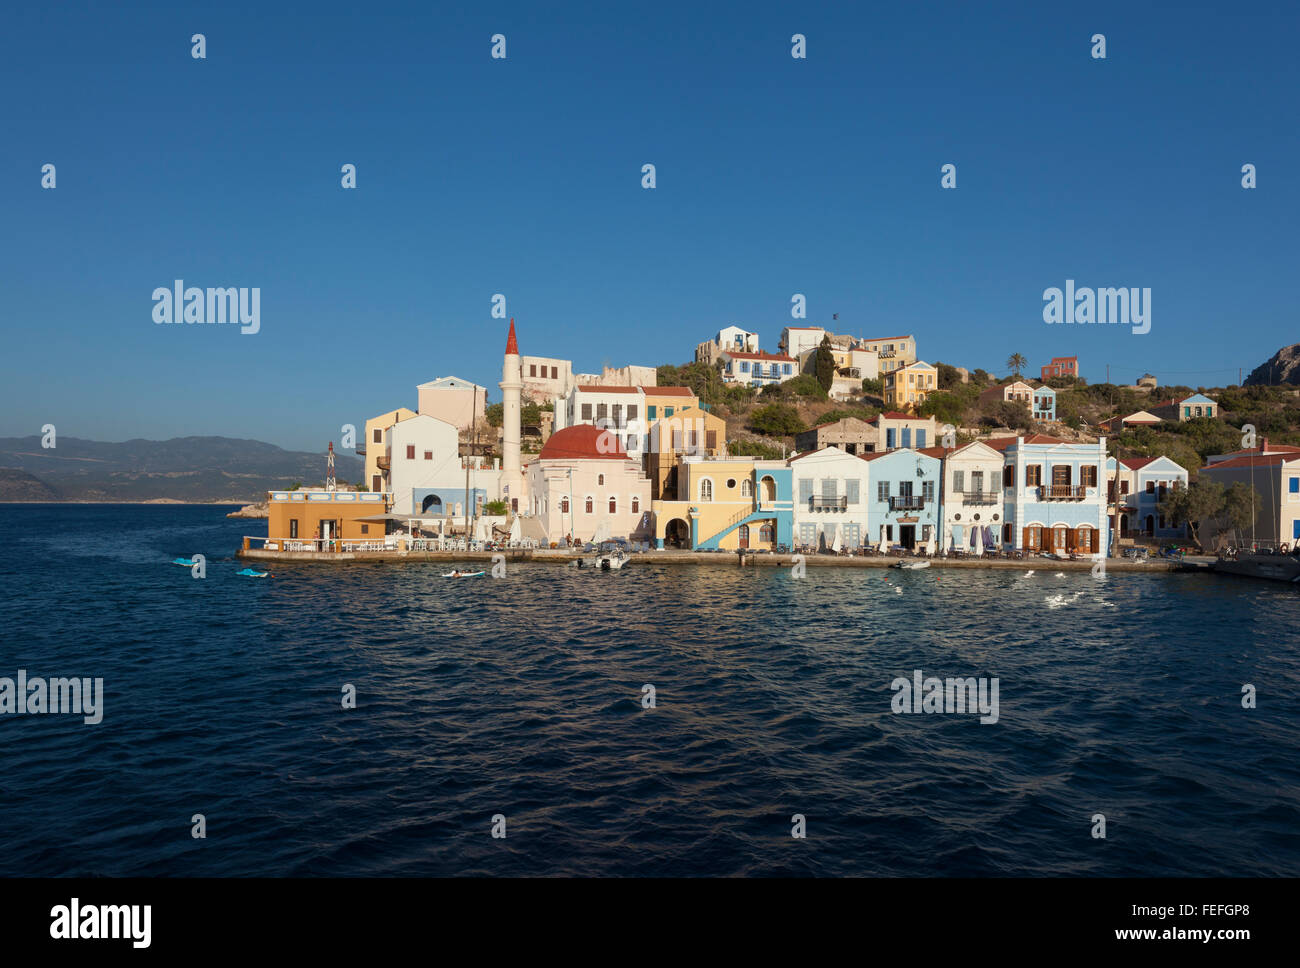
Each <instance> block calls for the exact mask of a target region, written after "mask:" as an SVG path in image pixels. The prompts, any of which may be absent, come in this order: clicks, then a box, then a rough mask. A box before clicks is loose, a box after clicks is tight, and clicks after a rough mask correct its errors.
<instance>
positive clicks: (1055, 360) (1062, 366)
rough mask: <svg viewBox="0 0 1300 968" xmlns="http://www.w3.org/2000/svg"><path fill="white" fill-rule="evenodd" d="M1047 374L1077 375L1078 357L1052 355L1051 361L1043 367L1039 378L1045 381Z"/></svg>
mask: <svg viewBox="0 0 1300 968" xmlns="http://www.w3.org/2000/svg"><path fill="white" fill-rule="evenodd" d="M1049 376H1072V377H1076V378H1077V377H1078V376H1079V358H1078V357H1077V356H1053V357H1052V362H1051V363H1048V364H1047V366H1045V367H1043V369H1042V374H1041V378H1042V380H1043V381H1044V382H1046V380H1047V378H1048V377H1049Z"/></svg>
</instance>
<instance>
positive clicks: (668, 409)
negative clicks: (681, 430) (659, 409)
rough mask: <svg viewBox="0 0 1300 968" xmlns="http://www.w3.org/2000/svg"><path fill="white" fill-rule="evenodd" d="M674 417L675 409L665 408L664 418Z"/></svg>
mask: <svg viewBox="0 0 1300 968" xmlns="http://www.w3.org/2000/svg"><path fill="white" fill-rule="evenodd" d="M672 415H673V408H672V407H664V416H665V417H671V416H672Z"/></svg>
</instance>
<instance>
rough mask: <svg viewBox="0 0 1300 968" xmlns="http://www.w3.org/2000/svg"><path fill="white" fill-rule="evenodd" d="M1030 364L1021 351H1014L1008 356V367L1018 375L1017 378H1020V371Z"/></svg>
mask: <svg viewBox="0 0 1300 968" xmlns="http://www.w3.org/2000/svg"><path fill="white" fill-rule="evenodd" d="M1028 365H1029V361H1028V360H1027V359H1025V358H1024V357H1023V356H1021V355H1020V354H1019V353H1012V354H1011V355H1010V356H1008V357H1007V369H1009V370H1010V371H1011V372H1012V373H1014V374H1015V375H1016V379H1017V380H1019V379H1020V371H1021V370H1023V369H1024V368H1025V367H1027V366H1028Z"/></svg>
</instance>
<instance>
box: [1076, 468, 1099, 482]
mask: <svg viewBox="0 0 1300 968" xmlns="http://www.w3.org/2000/svg"><path fill="white" fill-rule="evenodd" d="M1079 483H1080V484H1082V485H1083V486H1084V487H1096V486H1097V465H1096V464H1084V465H1083V466H1082V467H1080V468H1079Z"/></svg>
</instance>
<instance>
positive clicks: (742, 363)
mask: <svg viewBox="0 0 1300 968" xmlns="http://www.w3.org/2000/svg"><path fill="white" fill-rule="evenodd" d="M740 372H741V373H748V372H749V364H748V363H746V362H745V361H744V360H741V361H740Z"/></svg>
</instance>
